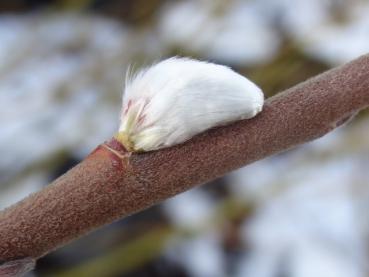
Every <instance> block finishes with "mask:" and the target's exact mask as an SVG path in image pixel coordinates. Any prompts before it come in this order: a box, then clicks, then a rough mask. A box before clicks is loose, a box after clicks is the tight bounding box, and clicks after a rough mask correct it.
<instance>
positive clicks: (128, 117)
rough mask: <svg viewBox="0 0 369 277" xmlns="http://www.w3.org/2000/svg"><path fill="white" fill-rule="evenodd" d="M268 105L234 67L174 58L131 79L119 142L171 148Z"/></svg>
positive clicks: (129, 147)
mask: <svg viewBox="0 0 369 277" xmlns="http://www.w3.org/2000/svg"><path fill="white" fill-rule="evenodd" d="M263 103H264V95H263V92H262V91H261V90H260V88H258V87H257V86H256V85H255V84H254V83H252V82H251V81H249V80H248V79H246V78H245V77H243V76H241V75H240V74H238V73H236V72H234V71H233V70H231V69H230V68H228V67H226V66H223V65H217V64H213V63H208V62H202V61H197V60H194V59H189V58H178V57H173V58H169V59H166V60H164V61H161V62H159V63H157V64H154V65H152V66H151V67H148V68H145V69H143V70H141V71H139V72H138V73H137V74H135V75H134V76H133V77H128V78H127V80H126V86H125V91H124V94H123V109H122V114H121V123H120V127H119V132H118V134H117V136H116V138H117V139H118V140H119V141H120V142H121V143H122V144H123V145H124V146H125V147H126V148H127V150H129V151H151V150H157V149H160V148H164V147H170V146H173V145H176V144H179V143H182V142H184V141H186V140H188V139H190V138H191V137H193V136H194V135H196V134H198V133H201V132H203V131H205V130H207V129H209V128H212V127H215V126H219V125H225V124H228V123H230V122H233V121H236V120H241V119H247V118H251V117H254V116H255V115H256V114H257V113H259V112H260V111H261V110H262V107H263Z"/></svg>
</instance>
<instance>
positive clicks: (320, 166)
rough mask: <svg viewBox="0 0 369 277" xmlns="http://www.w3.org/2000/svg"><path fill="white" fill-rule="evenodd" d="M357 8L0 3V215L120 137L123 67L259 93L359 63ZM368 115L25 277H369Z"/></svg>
mask: <svg viewBox="0 0 369 277" xmlns="http://www.w3.org/2000/svg"><path fill="white" fill-rule="evenodd" d="M368 14H369V1H364V0H351V1H344V0H244V1H242V0H230V1H229V0H228V1H225V0H224V1H221V0H213V1H212V0H199V1H170V0H167V1H164V0H146V1H144V0H116V1H113V0H106V1H102V0H76V1H72V0H59V1H48V0H1V1H0V153H1V158H0V209H2V208H4V207H6V206H9V205H11V204H12V203H14V202H16V201H18V200H19V199H21V198H23V197H24V196H26V195H28V194H29V193H31V192H33V191H36V190H39V189H41V188H42V187H43V186H45V185H47V184H48V183H49V182H50V181H52V180H53V179H55V178H56V177H58V176H59V175H61V174H62V173H64V172H65V171H66V170H68V169H69V168H71V167H72V166H73V165H75V164H76V163H78V162H79V161H80V160H81V159H83V157H85V156H86V155H87V154H88V153H89V152H90V151H91V150H93V149H94V147H95V146H96V145H97V144H99V143H101V142H103V141H104V140H106V139H108V138H110V137H111V136H112V135H113V134H114V133H115V131H116V130H117V127H118V123H119V122H118V118H119V111H120V101H121V94H122V90H123V80H124V75H125V71H126V68H127V66H128V65H129V64H133V65H134V66H135V67H140V66H141V65H147V64H150V63H152V62H153V61H157V60H160V59H163V58H165V57H169V56H172V55H186V56H191V57H194V58H199V59H205V60H209V61H213V62H217V63H222V64H226V65H228V66H231V67H232V68H234V69H235V70H236V71H238V72H240V73H242V74H244V75H246V76H248V77H249V78H250V79H252V80H253V81H254V82H256V83H257V84H258V85H260V86H261V87H262V88H263V89H264V91H265V92H266V94H267V96H268V97H269V96H272V95H273V94H275V93H277V92H279V91H281V90H283V89H285V88H288V87H290V86H292V85H294V84H296V83H299V82H301V81H303V80H305V79H307V78H308V77H310V76H313V75H315V74H318V73H320V72H322V71H324V70H327V69H329V68H331V67H333V66H336V65H339V64H342V63H345V62H347V61H349V60H351V59H353V58H355V57H357V56H359V55H361V54H364V53H366V52H369V16H368ZM368 141H369V116H368V113H367V112H366V113H365V112H364V113H361V114H360V116H358V117H357V118H356V119H355V120H354V121H353V122H351V124H349V125H347V126H344V127H342V128H340V129H338V130H335V131H334V132H332V133H330V134H329V135H327V136H325V137H324V138H322V139H319V140H316V141H314V142H312V143H309V144H306V145H303V146H302V147H299V148H298V149H294V150H290V151H288V152H287V153H283V154H281V155H277V156H274V157H270V158H268V159H265V160H263V161H259V162H257V163H254V164H252V165H250V166H248V167H246V168H242V169H240V170H237V171H235V172H233V173H231V174H229V175H227V176H225V177H223V178H221V179H219V180H216V181H214V182H212V183H210V184H206V185H204V186H202V187H199V188H196V189H193V190H191V191H188V192H186V193H183V194H181V195H178V196H176V197H174V198H172V199H170V200H168V201H165V202H164V203H162V204H161V205H157V206H155V207H153V208H151V209H148V210H146V211H144V212H141V213H139V214H136V215H134V216H131V217H129V218H126V219H123V220H120V221H118V222H116V223H114V224H111V225H109V226H106V227H104V228H101V229H99V230H98V231H96V232H93V233H92V234H90V235H88V236H85V237H83V238H82V239H79V240H78V241H76V242H73V243H71V244H69V245H68V246H66V247H64V248H62V249H59V250H58V251H56V252H53V253H51V254H50V255H47V256H46V257H44V258H42V259H41V260H39V262H38V264H37V267H36V269H35V270H34V271H33V272H32V273H30V274H29V275H28V277H30V276H58V277H75V276H76V277H79V276H86V277H87V276H88V277H94V276H103V277H104V276H107V277H110V276H112V277H113V276H122V277H127V276H138V277H140V276H164V277H171V276H179V277H218V276H219V277H222V276H230V277H233V276H234V277H241V276H242V277H243V276H246V277H248V276H252V277H305V276H306V277H311V276H317V277H320V276H322V277H336V276H337V277H340V276H342V277H351V276H353V277H356V276H357V277H359V276H368V274H369V268H368V258H369V255H368V254H369V253H368V251H369V218H368V213H367V211H368V209H369V182H368V181H369V171H368V170H367V169H368V165H369V142H368Z"/></svg>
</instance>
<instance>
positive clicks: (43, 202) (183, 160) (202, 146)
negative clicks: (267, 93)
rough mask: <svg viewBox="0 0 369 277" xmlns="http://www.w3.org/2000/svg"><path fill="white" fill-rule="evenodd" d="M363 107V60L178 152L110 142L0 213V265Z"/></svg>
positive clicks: (366, 95) (313, 133)
mask: <svg viewBox="0 0 369 277" xmlns="http://www.w3.org/2000/svg"><path fill="white" fill-rule="evenodd" d="M367 106H369V56H368V55H366V56H363V57H360V58H359V59H356V60H355V61H353V62H351V63H348V64H346V65H344V66H342V67H338V68H336V69H333V70H330V71H328V72H326V73H324V74H321V75H319V76H317V77H315V78H313V79H310V80H308V81H306V82H304V83H301V84H300V85H297V86H295V87H293V88H291V89H289V90H287V91H285V92H282V93H280V94H278V95H276V96H274V97H272V98H270V99H268V101H267V102H266V104H265V107H264V110H263V112H262V113H260V114H259V115H258V116H257V117H255V118H253V119H251V120H244V121H239V122H236V123H234V124H232V125H229V126H225V127H220V128H216V129H212V130H210V131H208V132H205V133H203V134H201V135H198V136H196V137H195V138H193V139H191V140H190V141H188V142H186V143H184V144H182V145H178V146H175V147H172V148H167V149H163V150H160V151H154V152H149V153H140V154H136V153H135V154H131V153H128V152H126V151H125V150H124V149H123V147H122V146H121V145H120V144H119V143H118V142H117V141H115V140H114V139H113V140H111V141H109V142H107V143H104V144H102V145H100V146H99V147H97V148H96V149H95V150H94V151H93V152H92V153H91V154H90V155H89V156H88V157H87V158H86V159H85V160H84V161H82V162H81V163H80V164H78V165H77V166H76V167H74V168H73V169H71V170H70V171H68V172H67V173H66V174H64V175H63V176H61V177H60V178H58V179H56V180H55V181H54V182H53V183H52V184H50V185H49V186H47V187H46V188H44V189H43V190H41V191H40V192H37V193H35V194H32V195H30V196H29V197H27V198H25V199H24V200H23V201H21V202H19V203H17V204H15V205H13V206H11V207H9V208H7V209H5V210H4V211H2V212H0V260H2V261H11V260H16V259H20V258H25V257H31V258H34V259H36V258H39V257H41V256H43V255H45V254H46V253H48V252H50V251H52V250H53V249H55V248H57V247H60V246H62V245H64V244H65V243H67V242H69V241H71V240H73V239H76V238H78V237H80V236H82V235H84V234H86V233H87V232H89V231H91V230H94V229H95V228H97V227H100V226H102V225H104V224H107V223H110V222H112V221H114V220H116V219H119V218H121V217H124V216H127V215H129V214H132V213H134V212H137V211H139V210H142V209H145V208H147V207H149V206H151V205H153V204H155V203H158V202H160V201H163V200H164V199H166V198H168V197H171V196H173V195H175V194H178V193H180V192H183V191H185V190H187V189H190V188H192V187H194V186H195V185H198V184H201V183H204V182H207V181H209V180H212V179H214V178H217V177H219V176H221V175H224V174H226V173H227V172H229V171H231V170H234V169H236V168H239V167H242V166H244V165H247V164H249V163H251V162H253V161H256V160H259V159H262V158H264V157H267V156H269V155H272V154H275V153H278V152H281V151H283V150H286V149H289V148H291V147H294V146H296V145H298V144H301V143H304V142H307V141H310V140H313V139H315V138H317V137H320V136H322V135H324V134H326V133H327V132H329V131H330V130H332V129H334V128H335V127H337V126H339V125H341V124H342V123H344V122H345V121H346V120H347V119H349V118H350V117H352V115H353V114H355V113H356V112H358V111H359V110H361V109H363V108H365V107H367ZM5 265H7V263H5ZM2 268H4V266H2V267H1V266H0V273H1V270H2Z"/></svg>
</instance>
